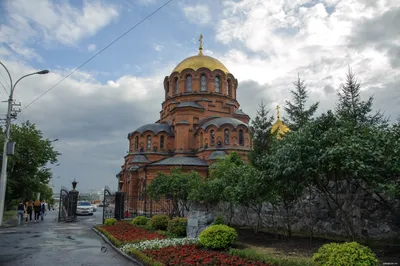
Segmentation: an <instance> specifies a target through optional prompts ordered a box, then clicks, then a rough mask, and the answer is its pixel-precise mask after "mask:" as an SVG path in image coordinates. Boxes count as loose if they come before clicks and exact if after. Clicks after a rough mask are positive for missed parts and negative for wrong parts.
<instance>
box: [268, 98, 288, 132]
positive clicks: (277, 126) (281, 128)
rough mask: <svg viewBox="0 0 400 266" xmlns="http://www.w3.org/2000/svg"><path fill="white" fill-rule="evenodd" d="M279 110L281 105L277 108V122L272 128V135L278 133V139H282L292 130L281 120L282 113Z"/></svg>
mask: <svg viewBox="0 0 400 266" xmlns="http://www.w3.org/2000/svg"><path fill="white" fill-rule="evenodd" d="M279 108H280V107H279V105H278V106H276V116H277V119H276V122H275V123H274V124H273V125H272V128H271V132H272V133H275V132H276V131H278V135H277V138H278V139H280V138H281V135H284V134H285V133H286V132H288V131H290V129H289V128H288V127H287V126H286V125H285V124H284V123H283V122H282V120H281V116H280V113H279Z"/></svg>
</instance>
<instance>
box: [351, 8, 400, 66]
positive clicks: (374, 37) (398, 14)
mask: <svg viewBox="0 0 400 266" xmlns="http://www.w3.org/2000/svg"><path fill="white" fill-rule="evenodd" d="M399 25H400V7H398V8H394V9H391V10H389V11H387V12H385V13H383V14H382V15H381V16H379V17H374V18H371V19H364V20H362V21H361V22H360V23H359V24H358V27H356V28H355V31H354V34H353V35H352V36H351V37H350V39H349V41H350V45H351V46H352V47H355V48H366V47H373V48H376V49H378V50H380V51H385V52H386V53H387V55H388V57H389V60H390V63H391V65H392V67H393V68H398V67H400V59H399V55H400V49H399V45H398V41H399V38H400V26H399Z"/></svg>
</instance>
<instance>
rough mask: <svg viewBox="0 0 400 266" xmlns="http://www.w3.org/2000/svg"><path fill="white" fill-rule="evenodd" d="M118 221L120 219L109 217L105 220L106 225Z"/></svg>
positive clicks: (114, 223)
mask: <svg viewBox="0 0 400 266" xmlns="http://www.w3.org/2000/svg"><path fill="white" fill-rule="evenodd" d="M117 223H118V221H117V219H115V218H108V219H106V220H105V221H104V224H105V225H116V224H117Z"/></svg>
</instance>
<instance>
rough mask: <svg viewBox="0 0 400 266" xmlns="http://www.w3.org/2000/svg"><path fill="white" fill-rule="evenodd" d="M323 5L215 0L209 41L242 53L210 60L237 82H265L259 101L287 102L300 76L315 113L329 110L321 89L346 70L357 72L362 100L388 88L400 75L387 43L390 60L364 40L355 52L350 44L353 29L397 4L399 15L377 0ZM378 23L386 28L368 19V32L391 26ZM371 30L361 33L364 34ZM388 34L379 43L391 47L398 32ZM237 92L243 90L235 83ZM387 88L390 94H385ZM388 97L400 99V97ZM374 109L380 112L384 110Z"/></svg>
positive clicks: (389, 4)
mask: <svg viewBox="0 0 400 266" xmlns="http://www.w3.org/2000/svg"><path fill="white" fill-rule="evenodd" d="M271 2H272V3H271ZM329 2H330V6H328V5H325V4H324V3H323V2H320V3H316V2H315V1H311V0H310V1H306V0H305V1H263V0H243V1H239V2H238V1H228V0H225V1H223V2H222V5H223V8H222V9H223V15H222V17H221V19H220V20H219V22H217V23H216V25H215V29H216V39H217V40H218V41H219V42H221V43H223V44H226V45H234V46H235V47H239V46H238V43H239V44H240V45H243V46H244V47H245V49H242V50H241V49H231V50H229V51H228V52H226V53H225V54H224V55H220V56H217V55H216V57H217V58H219V59H220V60H221V61H222V62H224V63H225V64H226V65H227V67H228V69H229V70H230V71H231V72H232V73H233V74H234V75H235V76H236V77H238V78H239V81H240V80H242V81H243V80H253V81H257V82H258V84H266V85H264V86H265V90H263V91H258V93H260V97H266V98H268V97H269V99H270V100H271V104H276V103H280V104H284V101H285V100H287V99H288V97H289V93H288V92H289V89H290V88H291V86H292V85H291V82H292V81H293V80H295V79H296V77H297V73H298V72H299V73H300V76H301V77H302V78H305V79H306V81H307V83H308V85H309V88H310V90H311V91H312V93H311V97H313V99H312V100H314V101H315V100H320V101H322V102H321V105H320V106H321V110H323V109H325V110H326V109H327V108H333V107H334V103H335V101H332V99H331V97H332V95H327V94H325V93H324V91H325V90H324V88H331V87H333V88H334V89H337V88H338V87H339V84H340V83H341V82H342V81H343V78H344V77H345V72H346V71H347V67H348V65H350V66H351V67H352V68H353V70H354V71H355V72H356V74H358V76H359V79H360V80H361V81H362V86H363V89H364V90H365V91H366V95H372V94H374V92H375V90H376V88H383V89H382V90H383V91H385V88H390V87H391V86H392V85H391V84H393V82H394V81H395V80H396V79H397V80H398V78H399V76H400V69H399V68H394V67H393V65H396V64H397V65H399V66H400V64H399V63H398V61H399V60H397V61H394V59H393V58H395V57H396V56H395V54H396V53H398V54H400V51H399V50H396V49H394V48H393V46H391V49H392V50H390V51H389V52H391V53H392V54H391V55H389V54H387V52H386V50H383V49H382V50H381V51H380V50H379V49H377V48H372V47H368V45H366V43H368V41H365V42H363V44H365V46H366V47H365V48H360V47H355V46H354V45H353V44H352V43H351V39H352V38H353V37H354V38H357V36H355V34H356V33H355V32H357V29H359V28H360V26H361V24H362V23H364V20H370V19H373V18H377V17H379V16H383V15H384V14H385V12H387V11H389V10H393V9H395V10H396V7H397V10H399V7H398V4H396V1H393V0H389V1H384V0H381V1H376V3H374V4H372V5H371V4H369V3H368V2H367V1H364V0H359V1H351V2H349V1H346V0H342V1H329ZM392 17H393V15H391V16H388V18H392ZM382 21H384V22H386V25H385V24H383V23H379V21H377V22H375V21H374V24H373V25H374V29H381V31H382V30H383V31H384V29H385V28H386V29H387V28H388V27H391V26H390V21H392V23H393V19H391V20H390V19H386V20H382ZM370 28H372V27H369V29H368V28H367V29H366V31H367V34H368V30H371V29H370ZM394 31H396V32H397V34H396V33H394ZM362 33H364V32H362ZM360 34H361V33H360ZM387 35H388V36H385V40H386V39H387V38H391V42H389V41H386V43H388V44H389V43H390V44H393V40H397V41H396V42H397V43H400V32H399V31H398V28H396V29H394V28H393V32H392V33H391V34H387ZM389 35H390V36H389ZM380 40H381V39H380ZM375 42H378V41H377V40H375ZM367 47H368V48H367ZM248 51H251V53H248ZM326 77H329V78H326ZM243 90H246V88H242V86H241V91H243ZM387 90H388V92H387V93H389V91H390V89H387ZM326 91H331V90H330V89H326ZM243 96H245V95H243ZM380 97H383V95H376V98H377V102H380V101H381V100H380V99H381V98H380ZM393 97H395V98H397V99H398V98H400V93H395V95H394V96H393ZM239 101H240V100H239ZM271 107H272V106H271ZM379 107H381V108H382V109H385V106H384V105H381V106H379ZM388 108H390V110H388V111H389V112H393V111H396V112H397V114H398V113H399V112H400V110H399V109H398V108H396V107H394V106H388ZM395 115H396V114H393V116H395Z"/></svg>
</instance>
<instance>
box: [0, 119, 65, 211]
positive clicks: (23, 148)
mask: <svg viewBox="0 0 400 266" xmlns="http://www.w3.org/2000/svg"><path fill="white" fill-rule="evenodd" d="M1 140H2V141H1V143H2V144H3V143H4V138H3V134H1ZM10 141H14V142H16V146H15V153H14V155H11V156H9V160H8V167H7V173H8V178H7V194H6V203H7V205H9V204H10V202H11V201H12V200H13V199H33V198H35V197H36V193H37V192H40V188H41V186H42V185H44V184H48V182H49V180H50V178H51V176H52V173H51V170H50V169H49V168H46V165H48V164H54V163H57V157H58V155H60V153H58V152H57V151H56V150H55V149H54V147H53V146H52V142H51V141H50V140H49V139H44V138H43V134H42V132H41V131H40V130H39V129H38V128H37V127H36V125H35V124H33V123H30V122H29V121H26V122H24V123H22V124H21V125H12V128H11V138H10Z"/></svg>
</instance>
